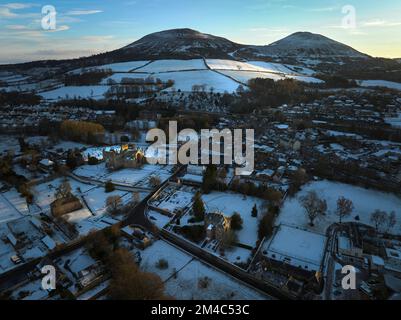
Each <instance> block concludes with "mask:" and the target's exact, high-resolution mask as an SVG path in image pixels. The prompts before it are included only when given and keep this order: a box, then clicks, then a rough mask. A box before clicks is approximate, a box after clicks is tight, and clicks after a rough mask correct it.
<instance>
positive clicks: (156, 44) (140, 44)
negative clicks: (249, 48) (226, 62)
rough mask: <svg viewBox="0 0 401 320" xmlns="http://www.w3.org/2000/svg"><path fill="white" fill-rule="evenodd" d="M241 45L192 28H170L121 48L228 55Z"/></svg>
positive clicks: (155, 53)
mask: <svg viewBox="0 0 401 320" xmlns="http://www.w3.org/2000/svg"><path fill="white" fill-rule="evenodd" d="M241 47H242V45H240V44H237V43H234V42H232V41H230V40H227V39H225V38H221V37H216V36H213V35H210V34H205V33H201V32H199V31H195V30H192V29H172V30H166V31H161V32H156V33H152V34H150V35H147V36H145V37H143V38H142V39H140V40H138V41H136V42H134V43H131V44H129V45H128V46H126V47H124V48H122V49H121V50H123V51H125V53H127V52H129V53H130V54H145V55H150V56H165V55H175V54H178V55H181V54H183V55H193V56H200V55H201V56H215V57H219V56H225V55H229V54H230V53H232V52H234V51H236V50H237V49H239V48H241Z"/></svg>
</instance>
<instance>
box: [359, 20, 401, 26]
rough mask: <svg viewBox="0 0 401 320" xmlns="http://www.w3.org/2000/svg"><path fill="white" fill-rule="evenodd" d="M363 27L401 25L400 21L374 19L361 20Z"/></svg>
mask: <svg viewBox="0 0 401 320" xmlns="http://www.w3.org/2000/svg"><path fill="white" fill-rule="evenodd" d="M362 26H363V27H396V26H401V22H397V21H386V20H381V19H374V20H369V21H364V22H362Z"/></svg>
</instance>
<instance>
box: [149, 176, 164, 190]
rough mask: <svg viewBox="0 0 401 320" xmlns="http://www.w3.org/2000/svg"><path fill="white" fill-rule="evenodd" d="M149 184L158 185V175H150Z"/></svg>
mask: <svg viewBox="0 0 401 320" xmlns="http://www.w3.org/2000/svg"><path fill="white" fill-rule="evenodd" d="M149 184H150V185H151V186H152V187H154V188H155V187H158V186H160V185H161V180H160V177H158V176H151V177H150V179H149Z"/></svg>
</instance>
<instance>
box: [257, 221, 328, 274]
mask: <svg viewBox="0 0 401 320" xmlns="http://www.w3.org/2000/svg"><path fill="white" fill-rule="evenodd" d="M325 245H326V237H325V236H323V235H320V234H317V233H313V232H308V231H305V230H301V229H297V228H292V227H288V226H286V225H281V226H280V228H279V229H278V230H277V233H276V234H275V236H274V238H273V239H272V240H271V241H269V242H266V243H265V244H264V246H263V253H265V252H266V253H267V256H268V257H269V258H273V259H274V260H280V261H283V260H286V261H288V258H289V259H291V260H290V261H289V263H290V264H291V265H293V266H295V267H300V268H302V269H306V270H315V271H316V270H319V268H320V265H321V263H322V260H323V255H324V251H325Z"/></svg>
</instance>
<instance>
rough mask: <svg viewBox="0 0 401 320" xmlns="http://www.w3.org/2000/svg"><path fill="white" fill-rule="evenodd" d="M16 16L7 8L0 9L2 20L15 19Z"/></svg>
mask: <svg viewBox="0 0 401 320" xmlns="http://www.w3.org/2000/svg"><path fill="white" fill-rule="evenodd" d="M17 16H18V15H17V14H16V13H14V12H12V11H11V10H10V9H9V8H5V7H4V8H2V7H0V17H2V18H15V17H17Z"/></svg>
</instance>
